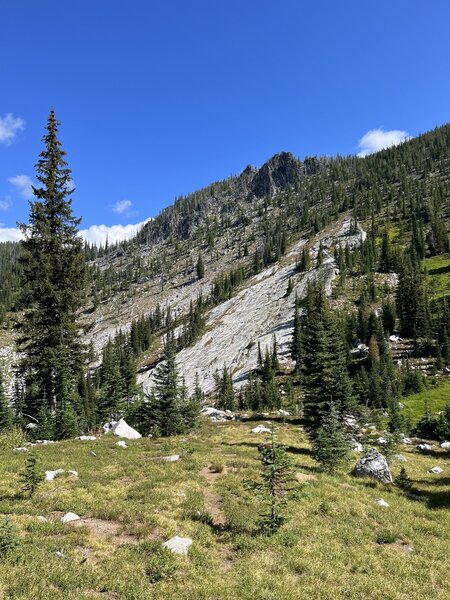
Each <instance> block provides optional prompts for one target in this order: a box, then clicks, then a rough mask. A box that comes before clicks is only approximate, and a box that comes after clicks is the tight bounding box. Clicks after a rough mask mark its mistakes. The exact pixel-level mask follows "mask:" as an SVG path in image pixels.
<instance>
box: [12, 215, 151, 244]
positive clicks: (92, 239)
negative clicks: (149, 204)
mask: <svg viewBox="0 0 450 600" xmlns="http://www.w3.org/2000/svg"><path fill="white" fill-rule="evenodd" d="M147 221H150V219H146V220H145V221H142V222H141V223H136V224H129V225H110V226H108V225H91V227H88V229H81V230H80V235H81V237H82V238H83V239H84V240H85V241H87V242H89V243H90V244H95V245H96V246H101V245H103V246H104V245H105V244H106V240H108V243H109V244H115V243H116V242H122V241H123V240H129V239H131V238H132V237H133V236H135V235H136V233H137V232H138V231H139V230H140V229H141V227H142V226H143V225H145V223H147ZM22 237H23V236H22V233H21V232H20V231H19V229H16V228H15V227H0V242H7V241H14V242H18V241H19V240H21V239H22Z"/></svg>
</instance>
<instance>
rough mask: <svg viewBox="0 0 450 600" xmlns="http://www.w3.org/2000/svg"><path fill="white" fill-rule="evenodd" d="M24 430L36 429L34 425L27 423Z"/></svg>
mask: <svg viewBox="0 0 450 600" xmlns="http://www.w3.org/2000/svg"><path fill="white" fill-rule="evenodd" d="M25 429H37V425H36V423H27V424H26V425H25Z"/></svg>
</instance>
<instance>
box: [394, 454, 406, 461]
mask: <svg viewBox="0 0 450 600" xmlns="http://www.w3.org/2000/svg"><path fill="white" fill-rule="evenodd" d="M392 458H393V459H394V460H398V461H399V462H408V461H407V459H406V457H405V456H403V454H394V456H393V457H392Z"/></svg>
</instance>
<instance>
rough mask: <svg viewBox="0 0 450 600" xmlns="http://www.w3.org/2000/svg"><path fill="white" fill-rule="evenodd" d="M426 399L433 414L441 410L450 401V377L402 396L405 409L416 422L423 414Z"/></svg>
mask: <svg viewBox="0 0 450 600" xmlns="http://www.w3.org/2000/svg"><path fill="white" fill-rule="evenodd" d="M426 399H428V403H429V407H430V411H431V412H432V414H436V413H438V412H439V411H441V410H442V409H443V408H444V406H445V405H446V404H449V403H450V378H447V379H445V380H444V382H442V383H441V385H438V386H436V387H432V388H428V389H426V390H424V391H423V392H419V393H418V394H413V395H412V396H407V397H406V398H402V400H401V401H402V403H403V404H404V405H405V411H408V414H409V415H410V416H411V419H412V421H413V422H414V423H415V422H417V421H418V420H419V419H420V417H422V416H423V414H424V412H425V400H426Z"/></svg>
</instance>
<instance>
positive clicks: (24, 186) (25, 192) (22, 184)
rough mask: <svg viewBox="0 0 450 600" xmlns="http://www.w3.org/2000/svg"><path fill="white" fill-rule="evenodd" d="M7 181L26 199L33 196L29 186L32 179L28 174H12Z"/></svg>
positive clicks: (31, 183)
mask: <svg viewBox="0 0 450 600" xmlns="http://www.w3.org/2000/svg"><path fill="white" fill-rule="evenodd" d="M8 181H9V183H11V184H12V185H13V186H14V187H15V188H16V190H17V191H18V192H19V194H20V195H21V196H22V197H23V198H26V199H27V200H31V198H33V189H32V187H31V186H32V185H33V181H32V180H31V177H29V176H28V175H14V177H10V178H9V179H8Z"/></svg>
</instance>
